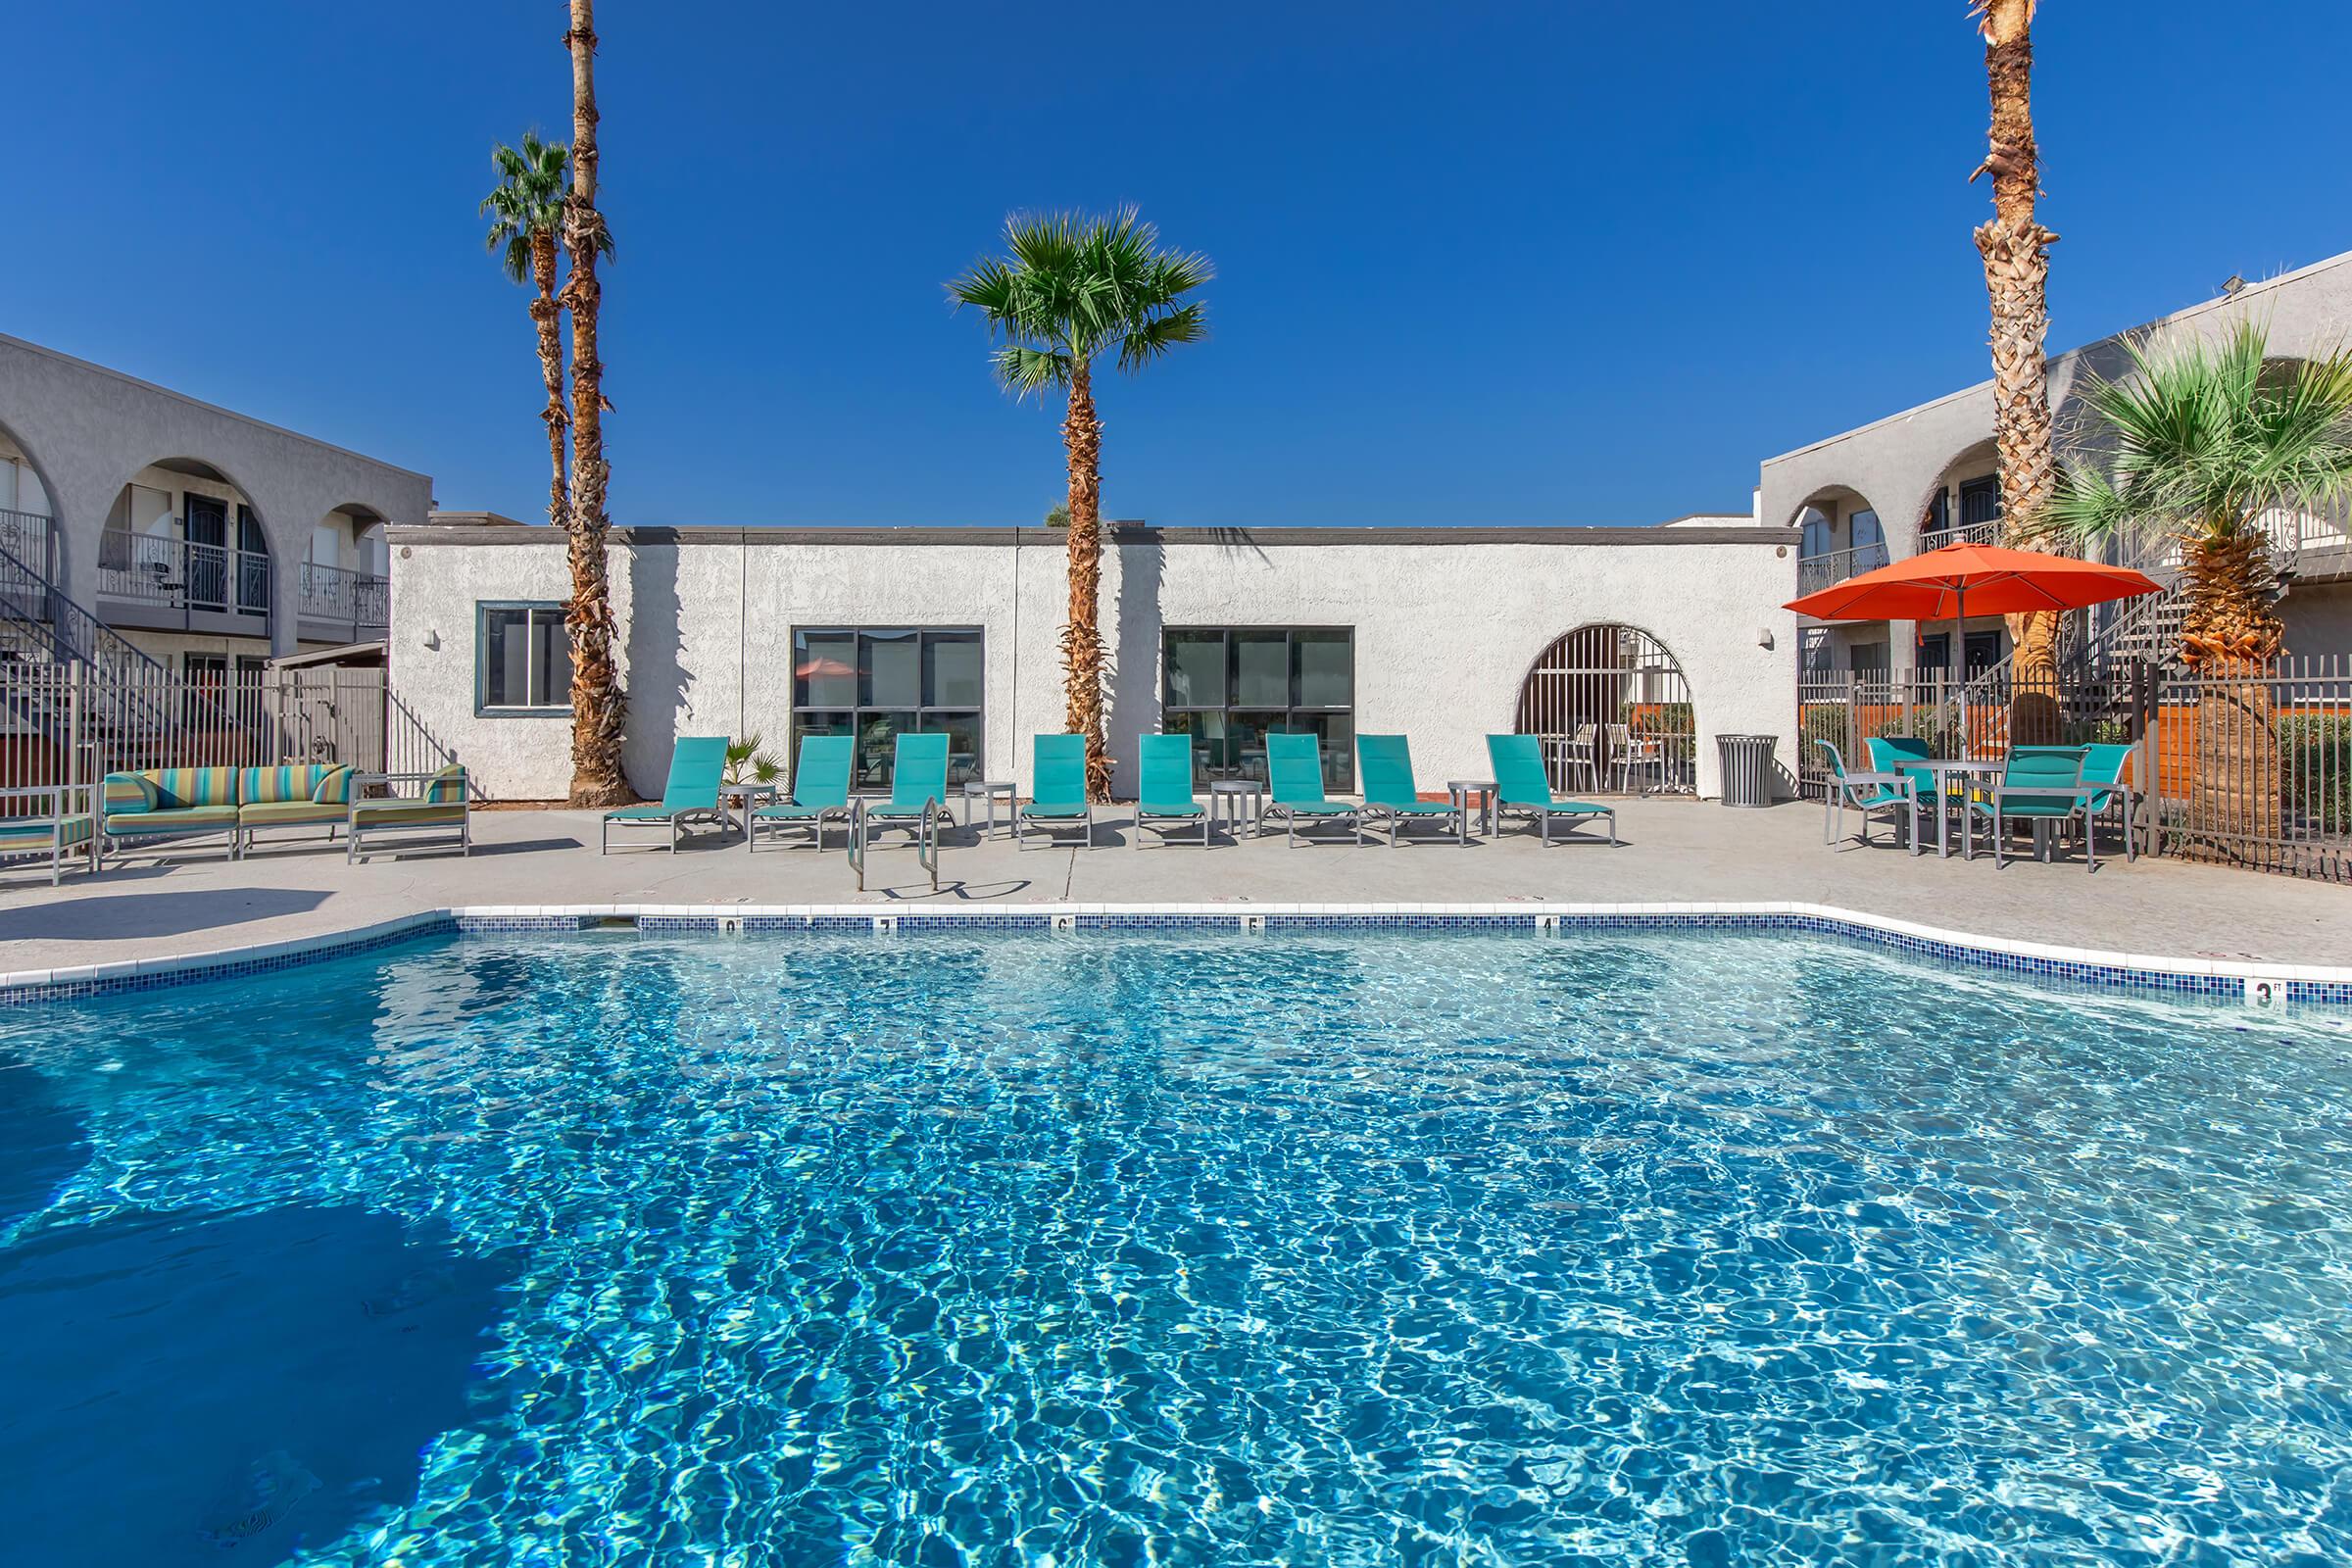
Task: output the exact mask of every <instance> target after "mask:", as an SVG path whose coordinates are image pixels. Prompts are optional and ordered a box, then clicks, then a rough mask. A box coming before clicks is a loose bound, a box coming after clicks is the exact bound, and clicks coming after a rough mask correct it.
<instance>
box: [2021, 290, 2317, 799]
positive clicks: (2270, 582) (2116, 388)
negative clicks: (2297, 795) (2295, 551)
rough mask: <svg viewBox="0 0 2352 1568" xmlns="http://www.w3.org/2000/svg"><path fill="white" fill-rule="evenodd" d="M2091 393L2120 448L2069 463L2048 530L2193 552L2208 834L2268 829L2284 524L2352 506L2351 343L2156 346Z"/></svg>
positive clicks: (2141, 348)
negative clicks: (2279, 544)
mask: <svg viewBox="0 0 2352 1568" xmlns="http://www.w3.org/2000/svg"><path fill="white" fill-rule="evenodd" d="M2127 350H2128V353H2129V358H2130V363H2131V372H2130V373H2129V374H2128V375H2127V376H2126V377H2124V378H2123V379H2120V380H2110V379H2107V378H2105V377H2093V378H2092V379H2091V380H2090V382H2089V385H2088V386H2087V387H2086V388H2085V389H2084V390H2083V391H2082V393H2081V394H2079V396H2080V397H2081V399H2082V408H2083V409H2084V411H2085V413H2086V414H2087V416H2088V417H2089V420H2090V427H2091V429H2092V430H2093V431H2095V432H2097V433H2098V434H2099V435H2101V436H2103V437H2105V439H2106V440H2107V441H2108V442H2111V443H2112V445H2113V453H2112V456H2111V457H2110V458H2109V459H2108V461H2107V462H2106V464H2105V465H2104V466H2090V465H2088V464H2083V463H2080V462H2077V463H2070V464H2069V465H2068V466H2066V467H2065V468H2064V469H2063V470H2062V471H2061V472H2060V473H2059V475H2058V479H2057V484H2056V487H2055V491H2054V493H2053V495H2052V496H2051V498H2050V501H2049V504H2048V506H2047V507H2046V508H2045V509H2044V510H2043V513H2042V516H2041V528H2042V531H2043V532H2045V533H2047V534H2049V535H2051V536H2054V537H2058V538H2062V539H2065V540H2068V541H2070V542H2072V543H2075V544H2078V545H2101V544H2105V543H2106V542H2107V541H2109V540H2112V539H2116V538H2118V537H2131V538H2134V539H2136V540H2139V541H2143V542H2153V543H2156V544H2158V545H2166V544H2170V545H2175V546H2177V547H2178V548H2179V550H2180V595H2181V598H2182V600H2183V606H2182V609H2183V611H2184V614H2183V617H2182V620H2181V623H2180V660H2181V662H2184V663H2186V664H2187V665H2188V666H2189V667H2190V668H2191V669H2193V670H2195V671H2196V672H2197V673H2198V674H2199V675H2200V676H2203V677H2205V678H2204V679H2202V680H2201V681H2200V682H2199V683H2198V684H2199V687H2200V690H2201V696H2200V699H2199V711H2198V725H2197V736H2198V744H2197V748H2196V752H2197V758H2198V762H2197V773H2196V777H2195V780H2194V782H2193V784H2192V786H2191V787H2192V789H2193V790H2194V792H2195V795H2194V798H2193V799H2192V801H2191V803H2190V813H2191V814H2190V818H2189V820H2190V822H2191V824H2192V831H2193V827H2194V826H2196V825H2205V826H2208V827H2211V828H2214V829H2217V830H2220V831H2222V832H2224V833H2228V834H2231V835H2236V834H2253V835H2256V836H2265V837H2267V836H2269V835H2271V834H2273V833H2275V832H2276V831H2277V824H2278V815H2279V780H2278V734H2277V727H2276V724H2275V722H2274V720H2273V716H2272V703H2271V694H2270V688H2269V687H2268V686H2267V685H2266V684H2264V683H2263V682H2262V681H2261V680H2259V679H2248V678H2246V677H2249V676H2257V675H2259V674H2260V673H2261V669H2262V665H2263V663H2264V662H2265V661H2267V660H2270V659H2273V658H2276V657H2277V656H2278V653H2279V651H2280V648H2281V646H2282V644H2283V642H2284V627H2283V626H2282V625H2281V623H2280V621H2279V619H2278V572H2277V569H2276V567H2275V565H2274V564H2273V563H2272V561H2271V552H2270V528H2269V526H2268V523H2269V519H2270V518H2272V517H2274V516H2276V515H2280V514H2284V515H2287V516H2290V517H2291V516H2295V515H2301V514H2306V513H2315V512H2316V513H2323V514H2335V515H2341V512H2342V509H2343V508H2344V507H2345V506H2346V505H2347V503H2352V350H2346V349H2341V348H2339V349H2337V350H2336V351H2335V352H2333V353H2331V354H2329V355H2327V356H2326V357H2325V358H2322V359H2316V360H2298V361H2295V362H2293V363H2292V365H2291V366H2290V365H2279V366H2272V365H2269V364H2268V363H2267V362H2268V355H2269V342H2268V338H2267V335H2266V334H2265V332H2264V330H2263V329H2262V328H2261V327H2260V326H2257V325H2254V324H2252V323H2250V322H2240V323H2239V324H2238V325H2237V326H2235V327H2234V328H2232V329H2231V330H2230V331H2229V332H2228V333H2227V334H2225V335H2224V336H2223V337H2222V338H2221V339H2220V341H2218V342H2207V341H2192V342H2190V343H2188V344H2186V345H2184V346H2181V347H2179V348H2176V349H2172V350H2169V351H2167V352H2165V353H2162V354H2158V353H2156V352H2155V351H2154V350H2153V349H2152V348H2151V347H2150V346H2149V344H2148V342H2147V341H2146V340H2144V339H2142V340H2134V341H2132V342H2131V343H2130V344H2128V345H2127Z"/></svg>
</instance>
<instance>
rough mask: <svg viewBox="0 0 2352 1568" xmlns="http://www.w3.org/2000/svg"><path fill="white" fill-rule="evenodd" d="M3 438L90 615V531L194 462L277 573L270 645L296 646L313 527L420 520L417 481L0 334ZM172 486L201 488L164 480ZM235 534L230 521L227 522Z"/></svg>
mask: <svg viewBox="0 0 2352 1568" xmlns="http://www.w3.org/2000/svg"><path fill="white" fill-rule="evenodd" d="M0 430H5V431H6V432H7V434H8V437H9V439H10V440H11V441H12V442H13V443H14V444H15V445H16V446H17V447H19V448H20V449H22V450H23V451H24V453H25V457H26V459H27V460H28V461H29V463H30V465H31V466H32V467H33V469H34V471H35V472H36V473H37V474H38V475H39V477H40V479H41V482H42V485H43V487H44V488H45V489H46V490H47V492H48V498H49V502H50V507H51V512H50V515H51V516H52V517H54V518H55V519H56V524H57V532H58V552H59V556H60V561H61V572H60V575H61V578H62V581H61V583H60V586H62V587H63V588H64V589H65V590H66V592H67V594H68V596H69V597H71V598H73V600H74V601H75V602H77V603H79V604H81V605H83V606H85V607H86V606H88V605H89V604H90V603H91V602H92V601H93V600H94V599H95V598H96V597H97V589H98V573H97V562H98V534H99V530H100V529H101V528H103V527H104V526H105V523H106V516H107V513H108V512H109V510H110V509H112V507H113V506H114V503H115V497H116V496H117V495H119V494H120V493H121V492H122V489H123V485H124V484H125V483H127V482H129V481H130V480H131V479H133V478H134V477H136V476H137V475H138V474H139V472H140V470H142V469H144V468H146V467H148V466H150V465H152V464H155V463H158V462H161V461H164V460H168V459H173V458H194V459H197V460H199V461H201V462H203V463H205V464H207V465H209V466H212V467H213V468H215V469H217V470H218V471H220V472H221V473H222V474H224V475H226V476H227V479H228V482H229V483H230V484H231V485H233V486H234V487H235V489H236V490H237V491H238V492H240V493H241V494H242V495H243V496H244V497H245V498H246V499H247V500H248V501H249V502H250V504H251V505H252V507H253V510H254V513H255V515H257V516H258V517H259V518H260V519H261V524H262V530H263V533H264V535H265V536H266V537H267V538H268V540H269V543H270V559H271V560H272V561H273V562H274V563H276V564H277V565H278V568H279V569H277V570H276V571H275V572H274V573H273V574H272V577H271V582H272V598H273V601H274V602H273V604H272V606H271V609H272V615H271V620H270V624H271V629H272V638H271V640H272V642H273V643H274V645H275V647H276V651H277V652H279V653H291V652H293V651H294V647H295V627H296V615H295V609H296V602H297V598H298V596H299V593H300V586H301V574H300V573H299V572H297V571H295V570H292V569H290V568H291V566H292V564H295V563H299V562H300V561H301V560H302V559H303V555H304V552H305V550H306V549H307V547H308V545H309V543H310V535H311V529H312V527H313V526H314V525H316V524H317V523H318V522H319V520H320V519H322V518H323V517H325V515H327V514H328V513H329V512H331V511H333V510H334V509H335V508H337V507H341V506H345V505H349V504H352V503H357V504H359V505H362V506H366V507H369V508H372V509H373V510H374V511H375V512H377V513H379V514H381V515H384V516H387V517H393V518H398V519H400V520H403V521H422V520H423V518H424V515H425V514H426V512H428V511H429V510H431V507H432V481H431V480H430V479H429V478H427V477H426V476H425V475H423V474H421V473H413V472H411V471H410V470H408V469H406V468H400V467H395V466H392V465H390V464H387V463H379V462H377V461H375V460H374V459H372V458H365V457H362V456H360V455H359V454H357V453H353V452H346V451H344V450H343V449H342V448H340V447H333V446H328V445H327V444H325V443H324V442H320V441H313V440H310V439H308V438H307V437H304V436H299V435H296V434H294V433H293V432H292V431H290V430H281V429H279V428H278V427H277V426H275V425H270V424H264V423H262V422H261V421H260V420H258V419H249V418H247V417H244V416H243V415H239V414H231V413H229V412H228V411H226V410H224V409H217V408H214V407H212V406H211V405H209V404H205V403H199V402H197V401H196V400H195V399H193V398H189V397H183V396H181V395H180V394H179V393H176V392H172V391H169V390H167V389H165V388H163V387H159V386H153V385H150V384H149V383H147V382H145V381H140V380H137V379H134V378H133V377H130V376H127V375H122V374H118V373H117V372H115V371H113V370H109V369H105V368H101V367H99V366H95V365H88V364H85V363H83V362H82V361H80V360H75V359H71V358H69V357H67V356H65V355H63V354H58V353H54V352H52V351H51V350H48V349H44V348H42V347H40V346H39V345H37V344H33V343H26V342H25V341H23V340H22V339H20V338H13V337H7V336H0ZM170 479H171V488H173V489H186V488H189V487H191V486H192V485H201V484H202V483H203V481H197V480H191V479H190V478H189V477H188V476H187V475H184V474H174V475H171V476H170ZM231 526H232V527H233V526H234V514H233V513H232V514H231Z"/></svg>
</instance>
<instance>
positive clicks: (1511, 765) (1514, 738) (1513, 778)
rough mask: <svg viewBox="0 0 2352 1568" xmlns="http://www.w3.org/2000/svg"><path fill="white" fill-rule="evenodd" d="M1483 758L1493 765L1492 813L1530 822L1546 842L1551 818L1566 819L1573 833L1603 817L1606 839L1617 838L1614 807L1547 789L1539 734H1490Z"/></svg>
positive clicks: (1549, 833) (1548, 782) (1549, 832)
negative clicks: (1568, 797) (1571, 798)
mask: <svg viewBox="0 0 2352 1568" xmlns="http://www.w3.org/2000/svg"><path fill="white" fill-rule="evenodd" d="M1487 760H1488V761H1489V762H1490V763H1492V764H1493V765H1494V768H1495V816H1496V817H1498V818H1499V817H1505V816H1515V817H1518V818H1519V819H1520V820H1521V821H1524V822H1529V823H1533V824H1534V825H1535V827H1536V828H1537V830H1538V831H1539V832H1540V834H1541V835H1542V837H1543V840H1544V843H1545V844H1546V845H1548V844H1549V843H1550V842H1551V824H1552V823H1554V822H1564V823H1566V824H1567V827H1568V831H1569V832H1571V833H1573V832H1575V831H1576V830H1577V829H1578V828H1580V827H1582V826H1584V825H1585V824H1586V823H1587V822H1590V821H1592V820H1593V818H1594V817H1603V818H1605V819H1607V822H1608V825H1609V842H1610V843H1611V844H1614V843H1616V842H1617V813H1616V812H1615V811H1614V810H1612V809H1609V808H1608V807H1605V806H1594V805H1593V803H1592V802H1591V801H1563V800H1560V799H1558V798H1557V797H1555V796H1554V795H1553V794H1552V793H1551V780H1550V779H1549V778H1547V777H1546V776H1545V775H1544V742H1543V739H1542V737H1540V736H1535V735H1490V736H1488V737H1487ZM1564 841H1565V840H1564V836H1563V842H1564Z"/></svg>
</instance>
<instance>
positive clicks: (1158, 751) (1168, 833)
mask: <svg viewBox="0 0 2352 1568" xmlns="http://www.w3.org/2000/svg"><path fill="white" fill-rule="evenodd" d="M1139 760H1140V762H1141V764H1142V765H1141V766H1140V767H1138V768H1137V772H1138V773H1140V774H1141V775H1142V782H1141V784H1140V785H1139V787H1138V788H1137V790H1136V800H1135V844H1134V848H1136V849H1139V850H1140V849H1142V848H1143V847H1144V829H1145V828H1146V827H1150V826H1156V827H1157V828H1158V830H1159V836H1160V841H1161V842H1162V843H1168V842H1171V841H1173V840H1174V838H1175V836H1176V834H1177V833H1178V832H1179V831H1181V830H1182V829H1184V828H1188V827H1192V826H1194V825H1195V824H1198V825H1199V826H1200V829H1201V848H1202V849H1207V848H1208V812H1207V811H1206V810H1204V809H1202V808H1201V803H1200V802H1199V801H1196V800H1194V799H1193V738H1192V737H1191V736H1190V735H1146V736H1145V737H1143V741H1142V744H1141V756H1140V759H1139Z"/></svg>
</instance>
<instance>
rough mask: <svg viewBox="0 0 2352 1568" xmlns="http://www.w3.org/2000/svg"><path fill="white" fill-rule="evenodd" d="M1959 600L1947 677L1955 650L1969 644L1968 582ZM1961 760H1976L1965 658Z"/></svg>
mask: <svg viewBox="0 0 2352 1568" xmlns="http://www.w3.org/2000/svg"><path fill="white" fill-rule="evenodd" d="M1958 600H1959V603H1958V606H1957V609H1958V611H1959V613H1958V614H1956V615H1954V616H1953V617H1952V640H1951V641H1950V642H1949V643H1947V644H1945V645H1944V650H1943V672H1944V674H1945V676H1946V677H1949V676H1950V674H1951V672H1952V652H1953V650H1954V649H1956V648H1961V647H1965V646H1966V645H1967V640H1968V587H1967V585H1966V584H1962V585H1961V588H1960V591H1959V594H1958ZM1960 760H1962V761H1963V762H1970V761H1974V760H1976V759H1974V758H1972V757H1970V756H1969V755H1968V661H1966V660H1965V659H1963V660H1962V661H1961V662H1960Z"/></svg>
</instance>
